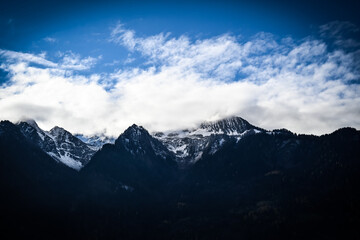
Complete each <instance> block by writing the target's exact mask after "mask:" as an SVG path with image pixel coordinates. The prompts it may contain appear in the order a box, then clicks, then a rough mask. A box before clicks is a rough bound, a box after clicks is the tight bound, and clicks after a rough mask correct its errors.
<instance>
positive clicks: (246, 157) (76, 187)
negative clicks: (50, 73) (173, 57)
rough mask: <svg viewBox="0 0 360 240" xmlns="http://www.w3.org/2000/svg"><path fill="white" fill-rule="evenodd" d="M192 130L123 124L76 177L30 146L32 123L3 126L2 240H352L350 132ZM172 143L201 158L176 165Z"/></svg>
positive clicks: (353, 139)
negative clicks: (6, 239) (10, 239)
mask: <svg viewBox="0 0 360 240" xmlns="http://www.w3.org/2000/svg"><path fill="white" fill-rule="evenodd" d="M202 126H204V127H202V128H201V127H200V128H198V129H190V130H187V131H185V132H184V131H183V130H182V131H177V132H176V133H174V132H173V134H170V136H169V133H163V134H164V135H162V136H161V134H157V136H152V135H151V134H150V133H149V132H148V131H146V130H145V129H144V128H143V127H140V126H137V125H132V126H131V127H129V128H128V129H127V130H125V131H124V133H123V134H121V135H120V136H119V137H118V139H117V140H116V141H115V143H114V144H105V145H103V147H102V148H101V149H100V150H99V151H97V152H96V153H95V154H94V155H93V156H92V158H91V160H90V161H89V162H88V163H87V164H86V165H85V166H84V167H83V168H82V169H81V171H79V172H78V171H74V170H72V169H71V168H68V167H66V166H65V165H64V164H62V163H61V162H57V161H54V159H52V158H51V156H50V155H49V154H47V153H46V151H44V149H51V146H49V147H48V148H44V146H43V145H41V144H39V142H42V139H41V136H39V134H38V130H37V131H36V132H35V131H34V128H36V127H34V124H32V127H33V128H32V129H31V128H29V127H28V126H27V125H25V124H19V125H14V124H12V123H10V122H8V121H2V122H1V123H0V156H1V158H0V160H1V161H0V163H1V168H0V171H1V172H0V176H1V185H0V186H1V189H0V191H1V192H2V195H3V196H4V197H2V198H1V202H0V205H1V207H2V209H1V210H2V213H3V214H2V216H1V218H2V219H1V220H2V222H6V223H7V224H5V225H3V226H2V231H1V232H2V234H4V236H6V234H7V233H11V234H12V235H13V236H17V237H21V238H25V237H36V238H49V237H50V238H52V239H54V238H59V239H60V238H64V237H71V238H86V239H119V238H121V239H144V238H147V239H239V238H241V239H275V238H276V239H304V238H310V239H315V238H316V239H339V238H341V237H343V236H344V235H345V234H346V236H351V237H353V238H354V239H355V238H356V236H359V234H360V232H359V230H358V223H359V222H360V188H359V183H360V174H359V173H360V132H359V131H358V130H356V129H353V128H343V129H339V130H337V131H335V132H333V133H331V134H326V135H322V136H311V135H297V134H293V133H291V132H289V131H287V130H274V131H266V130H263V129H261V128H257V127H254V126H252V125H251V124H249V123H248V124H247V122H245V120H242V119H240V118H234V119H232V120H227V121H224V122H223V123H221V121H220V123H215V124H213V125H211V124H210V125H209V124H208V125H202ZM35 130H36V129H35ZM60 130H61V129H60ZM60 130H59V131H60ZM35 133H37V134H35ZM164 136H166V138H167V140H166V141H164V140H163V139H165V138H164ZM39 138H40V140H39ZM44 139H45V136H44ZM58 139H62V140H65V139H67V138H66V137H64V138H58ZM170 140H171V143H170V142H169V141H170ZM167 141H168V142H167ZM186 141H188V142H191V144H193V145H191V144H190V145H189V144H187V143H186ZM71 142H74V141H71ZM174 142H178V143H184V144H185V147H183V148H181V149H186V148H187V147H188V149H191V146H198V148H197V149H198V150H199V149H200V150H199V151H201V156H200V157H199V158H198V159H197V160H196V161H192V162H191V164H187V165H186V167H183V166H184V165H181V161H179V159H180V160H181V158H179V154H176V152H174V151H172V150H173V149H172V148H171V147H169V146H170V145H171V144H173V143H174ZM172 146H175V144H173V145H172ZM194 148H195V147H194ZM194 148H193V149H194ZM179 151H180V150H179ZM182 151H185V150H182ZM199 151H194V152H193V153H191V152H189V155H188V156H191V157H196V156H197V155H196V153H198V152H199ZM191 154H192V155H191ZM189 159H190V157H189ZM54 232H55V233H56V234H54ZM350 239H351V238H350Z"/></svg>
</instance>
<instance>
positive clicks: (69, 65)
mask: <svg viewBox="0 0 360 240" xmlns="http://www.w3.org/2000/svg"><path fill="white" fill-rule="evenodd" d="M59 56H60V59H59V61H58V62H57V63H55V62H52V61H49V60H47V59H46V53H45V52H42V53H40V54H32V53H23V52H15V51H10V50H3V49H0V58H3V59H5V62H7V64H5V65H3V67H5V66H11V65H13V64H16V63H26V64H31V63H35V64H39V65H41V66H42V67H48V68H58V69H65V70H78V71H81V70H87V69H90V68H91V67H93V66H94V65H95V64H96V63H97V61H98V60H100V59H101V58H102V57H101V56H99V57H97V58H94V57H86V58H81V56H80V55H79V54H75V53H73V52H71V51H68V52H66V53H60V54H59Z"/></svg>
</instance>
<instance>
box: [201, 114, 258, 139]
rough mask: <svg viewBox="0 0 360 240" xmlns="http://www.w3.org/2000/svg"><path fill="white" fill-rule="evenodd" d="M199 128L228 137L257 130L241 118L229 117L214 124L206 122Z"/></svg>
mask: <svg viewBox="0 0 360 240" xmlns="http://www.w3.org/2000/svg"><path fill="white" fill-rule="evenodd" d="M199 128H200V129H204V130H206V131H207V132H209V133H213V134H226V135H239V134H242V133H243V132H245V131H246V130H250V129H257V128H256V127H255V126H253V125H251V124H250V123H249V122H248V121H246V120H244V119H242V118H241V117H229V118H225V119H221V120H218V121H214V122H204V123H201V124H200V127H199Z"/></svg>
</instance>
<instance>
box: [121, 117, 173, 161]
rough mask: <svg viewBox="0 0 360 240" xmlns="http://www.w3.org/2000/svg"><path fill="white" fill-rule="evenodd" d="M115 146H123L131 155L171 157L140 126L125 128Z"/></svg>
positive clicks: (163, 147)
mask: <svg viewBox="0 0 360 240" xmlns="http://www.w3.org/2000/svg"><path fill="white" fill-rule="evenodd" d="M115 145H117V146H123V147H124V148H125V149H126V150H127V151H128V152H130V153H131V154H133V155H142V156H143V155H145V154H148V155H149V154H150V155H157V156H160V157H162V158H164V159H165V158H167V157H172V155H173V154H172V153H170V152H169V150H168V149H167V148H166V147H165V146H164V145H163V144H162V143H161V142H160V141H159V140H158V139H156V138H154V137H152V136H151V135H150V134H149V132H148V131H147V130H146V129H145V128H143V127H142V126H138V125H136V124H133V125H132V126H130V127H129V128H127V129H126V130H125V131H124V132H123V133H122V134H121V135H120V136H119V138H118V139H116V141H115Z"/></svg>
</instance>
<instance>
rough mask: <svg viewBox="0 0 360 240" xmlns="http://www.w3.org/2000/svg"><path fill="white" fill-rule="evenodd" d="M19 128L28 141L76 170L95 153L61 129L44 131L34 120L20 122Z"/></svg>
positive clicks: (55, 128)
mask: <svg viewBox="0 0 360 240" xmlns="http://www.w3.org/2000/svg"><path fill="white" fill-rule="evenodd" d="M17 126H18V127H19V128H20V131H21V132H22V134H23V135H24V136H25V137H26V138H27V139H28V141H30V142H32V143H33V144H35V145H37V146H38V147H40V148H41V149H42V150H43V151H44V152H46V153H47V154H48V155H50V156H51V157H52V158H53V159H55V160H56V161H59V162H61V163H63V164H65V165H66V166H68V167H71V168H73V169H76V170H80V169H81V168H82V167H83V166H84V165H86V164H87V163H88V162H89V161H90V159H91V157H92V155H94V153H95V151H94V150H93V149H91V148H90V147H89V146H88V145H87V144H86V143H84V142H82V141H81V140H80V139H78V138H76V137H75V136H73V135H72V134H71V133H70V132H68V131H66V130H65V129H63V128H61V127H57V126H56V127H54V128H52V129H51V130H50V131H44V130H42V129H41V128H39V126H38V125H37V124H36V122H35V121H34V120H26V121H24V122H19V123H18V124H17Z"/></svg>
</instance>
